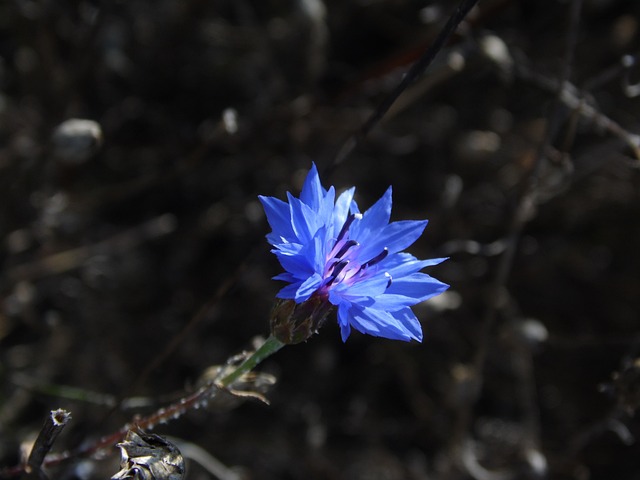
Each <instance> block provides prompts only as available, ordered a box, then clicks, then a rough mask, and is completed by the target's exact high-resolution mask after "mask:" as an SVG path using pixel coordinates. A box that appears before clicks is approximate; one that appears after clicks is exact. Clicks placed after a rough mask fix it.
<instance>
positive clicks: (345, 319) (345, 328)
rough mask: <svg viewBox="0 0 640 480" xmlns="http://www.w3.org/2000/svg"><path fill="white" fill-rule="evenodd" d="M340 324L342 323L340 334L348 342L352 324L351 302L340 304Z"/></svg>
mask: <svg viewBox="0 0 640 480" xmlns="http://www.w3.org/2000/svg"><path fill="white" fill-rule="evenodd" d="M338 325H340V336H341V337H342V341H343V342H346V341H347V338H349V334H350V333H351V325H350V323H349V304H346V303H341V304H340V305H339V306H338Z"/></svg>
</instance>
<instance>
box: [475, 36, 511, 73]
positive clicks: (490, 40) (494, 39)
mask: <svg viewBox="0 0 640 480" xmlns="http://www.w3.org/2000/svg"><path fill="white" fill-rule="evenodd" d="M480 50H481V51H482V53H484V54H485V55H486V56H487V58H489V59H490V60H491V61H493V62H495V63H496V64H497V65H498V66H499V67H500V68H501V70H502V71H503V72H504V73H507V74H510V73H511V70H512V68H513V58H512V57H511V53H510V52H509V47H507V44H506V43H505V42H504V40H502V39H501V38H500V37H498V36H497V35H485V36H484V37H483V38H482V39H481V40H480Z"/></svg>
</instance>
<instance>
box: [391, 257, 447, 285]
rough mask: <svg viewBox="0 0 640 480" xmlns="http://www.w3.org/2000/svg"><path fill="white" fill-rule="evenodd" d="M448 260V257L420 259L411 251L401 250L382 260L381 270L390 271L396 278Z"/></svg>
mask: <svg viewBox="0 0 640 480" xmlns="http://www.w3.org/2000/svg"><path fill="white" fill-rule="evenodd" d="M445 260H446V258H429V259H427V260H418V259H417V258H416V257H414V256H413V255H411V254H410V253H406V252H400V253H395V254H392V255H389V256H388V257H387V258H385V259H384V260H383V261H382V262H380V264H379V265H380V270H384V271H386V272H389V274H390V275H391V276H392V277H393V278H394V281H395V279H398V278H400V277H404V276H406V275H411V274H412V273H415V272H417V271H418V270H422V269H423V268H425V267H431V266H433V265H438V264H439V263H442V262H444V261H445Z"/></svg>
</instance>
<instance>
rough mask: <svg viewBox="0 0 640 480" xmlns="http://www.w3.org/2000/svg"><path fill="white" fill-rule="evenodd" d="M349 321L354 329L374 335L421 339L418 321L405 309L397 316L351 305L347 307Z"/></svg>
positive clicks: (406, 339)
mask: <svg viewBox="0 0 640 480" xmlns="http://www.w3.org/2000/svg"><path fill="white" fill-rule="evenodd" d="M409 312H410V310H409ZM411 315H413V314H411ZM349 322H350V323H351V326H352V327H353V328H355V329H356V330H358V331H360V332H362V333H366V334H368V335H373V336H375V337H385V338H389V339H391V340H404V341H406V342H408V341H410V340H418V341H421V339H422V329H421V328H420V324H419V322H418V321H417V319H416V318H415V316H413V318H411V317H410V316H409V315H408V313H407V312H406V311H405V310H403V311H402V313H401V314H399V315H398V316H394V315H392V314H391V313H389V312H385V311H383V310H377V309H374V308H367V307H364V308H361V307H359V306H357V305H352V307H351V308H350V309H349ZM416 323H417V324H416Z"/></svg>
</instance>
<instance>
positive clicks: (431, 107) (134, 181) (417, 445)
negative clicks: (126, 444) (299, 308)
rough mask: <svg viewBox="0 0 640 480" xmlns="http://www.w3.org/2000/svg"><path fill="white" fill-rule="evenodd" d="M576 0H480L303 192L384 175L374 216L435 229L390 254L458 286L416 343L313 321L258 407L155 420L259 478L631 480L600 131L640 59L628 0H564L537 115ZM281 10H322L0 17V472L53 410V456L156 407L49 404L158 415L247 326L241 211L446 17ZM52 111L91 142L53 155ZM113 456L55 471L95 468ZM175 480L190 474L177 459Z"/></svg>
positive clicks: (432, 6)
mask: <svg viewBox="0 0 640 480" xmlns="http://www.w3.org/2000/svg"><path fill="white" fill-rule="evenodd" d="M570 3H571V2H569V1H552V0H538V1H535V2H534V1H530V0H520V1H517V0H511V1H509V0H485V1H481V2H480V7H479V9H477V10H474V11H473V12H472V14H471V16H470V17H469V18H468V21H467V22H466V23H465V24H464V25H463V26H462V27H461V29H459V31H458V32H459V34H458V35H457V36H456V37H455V38H454V39H453V41H452V43H451V44H450V46H449V47H448V48H447V49H446V50H444V51H442V52H440V55H439V56H438V59H437V61H436V63H435V64H434V65H432V67H431V68H430V69H429V71H428V72H427V74H426V76H424V77H422V78H420V79H419V80H418V82H417V83H416V84H415V86H414V87H413V88H411V89H410V90H408V91H406V92H405V94H404V95H403V96H402V97H401V98H400V102H399V104H397V105H398V106H400V107H401V108H399V109H397V110H396V111H394V112H391V113H390V114H389V116H388V117H386V118H385V121H384V122H383V123H382V124H381V125H379V126H378V128H376V129H375V130H374V131H373V133H372V134H371V135H370V136H369V137H368V139H367V141H366V142H365V143H364V144H363V145H361V146H360V147H359V148H357V149H356V150H355V152H354V153H353V154H352V155H351V156H349V157H348V158H347V160H346V161H345V162H344V163H343V164H342V165H340V166H338V167H337V168H336V169H335V170H334V171H333V173H332V175H331V176H330V177H325V178H324V182H325V184H326V185H327V186H328V185H329V184H333V185H336V187H337V188H338V189H342V188H346V187H349V186H351V185H356V186H357V187H358V197H357V198H358V201H359V203H360V205H361V206H362V207H366V206H368V205H370V204H371V203H372V202H373V201H375V199H376V198H378V197H379V196H380V195H381V194H382V193H383V192H384V189H385V188H386V187H387V186H388V185H389V184H392V185H393V187H394V200H395V203H394V219H396V220H398V219H420V218H425V217H427V218H429V219H430V221H431V223H430V225H429V227H428V229H427V232H426V234H425V235H424V237H423V238H421V239H420V240H419V241H418V242H417V243H416V244H415V245H414V246H413V247H412V248H411V249H410V250H411V252H412V253H414V254H415V255H417V256H419V257H435V256H441V255H447V256H450V257H451V259H450V260H449V261H448V262H446V263H445V264H443V265H442V266H439V267H437V268H433V269H432V270H431V271H430V273H432V274H433V275H434V276H436V277H438V278H439V279H441V280H443V281H445V282H447V283H450V284H451V289H450V292H449V293H448V295H446V296H441V297H439V298H438V299H436V300H434V301H432V302H428V303H427V304H425V305H421V306H419V307H417V308H416V312H417V313H418V314H419V317H420V318H421V319H422V321H423V323H424V329H425V333H426V335H425V341H424V343H422V344H404V343H400V342H392V341H387V340H382V339H376V338H373V337H368V336H363V335H359V334H354V335H353V336H352V337H351V338H350V339H349V341H348V342H347V343H346V344H342V342H341V341H340V338H339V332H338V329H337V327H336V326H335V322H334V321H333V320H332V321H330V322H329V323H328V324H327V326H325V327H324V328H323V329H322V330H321V332H320V334H319V335H317V336H315V337H314V338H312V339H311V340H310V341H309V342H308V343H306V344H302V345H298V346H294V347H289V348H286V349H284V350H283V351H281V352H279V353H278V355H276V356H275V357H273V358H272V359H270V360H268V361H267V362H266V363H265V365H264V366H263V367H261V368H262V369H263V370H265V371H268V372H271V373H273V374H275V375H276V376H277V377H278V383H277V385H276V386H275V387H274V389H273V390H272V391H271V392H270V393H269V395H268V397H269V398H270V400H271V402H272V404H271V406H265V405H262V404H260V403H259V402H257V401H256V402H253V401H250V402H247V403H245V404H243V405H242V406H240V407H238V408H237V409H234V410H230V411H224V412H220V411H217V412H216V411H213V412H203V411H197V412H192V413H191V414H189V415H187V416H185V417H183V418H182V419H181V420H179V421H177V422H175V423H173V424H170V425H167V426H162V427H161V428H158V429H156V433H159V434H162V435H171V436H174V437H177V438H180V439H182V441H185V442H192V443H193V444H195V445H198V446H200V447H201V448H203V449H205V450H206V451H208V452H209V453H210V454H211V455H213V456H215V457H216V458H218V459H219V460H220V461H222V462H223V463H225V464H226V465H229V466H238V467H240V470H239V471H241V472H243V473H244V475H246V478H251V479H261V480H270V479H280V480H286V479H341V480H342V479H362V480H364V479H367V480H382V479H384V480H387V479H389V480H393V479H438V480H449V479H451V480H453V479H456V480H457V479H466V478H477V479H479V480H494V479H495V480H505V479H520V478H536V475H535V474H534V471H535V469H536V468H535V466H536V465H537V466H538V469H539V471H542V470H541V469H542V468H543V462H544V461H546V463H547V478H553V479H576V480H586V479H617V480H626V479H639V478H640V464H639V463H638V448H639V447H638V444H637V443H633V439H634V438H638V437H640V424H639V423H638V420H637V418H634V417H633V416H632V415H630V413H631V412H632V411H633V409H634V408H635V407H637V406H638V403H639V402H640V399H639V396H640V393H639V389H640V387H639V386H638V384H639V378H640V373H638V370H640V366H638V365H636V366H635V367H634V366H633V361H634V359H635V358H637V356H638V355H639V354H640V321H639V317H640V315H639V312H640V275H639V273H640V249H639V245H640V193H639V192H640V190H639V187H640V176H639V174H638V168H637V166H638V160H636V159H635V158H634V154H633V151H632V149H631V148H629V146H628V144H627V143H628V142H625V140H624V138H623V137H624V135H625V133H624V132H625V131H626V132H627V133H629V134H633V132H637V131H638V122H637V116H638V113H639V112H640V101H639V100H638V99H637V98H632V97H629V96H627V95H625V91H624V89H623V86H624V79H625V78H626V79H627V83H629V84H631V86H633V84H634V83H635V82H636V81H640V70H638V69H634V68H631V69H630V71H623V70H622V69H621V68H620V67H619V66H620V64H621V63H620V62H621V58H622V56H623V55H625V54H631V55H633V54H635V53H637V52H638V46H639V44H640V20H639V18H640V2H632V1H616V0H599V1H596V0H591V1H588V0H585V1H584V2H583V3H584V5H583V6H582V7H583V8H582V11H581V14H580V22H579V24H578V27H577V28H578V31H577V32H578V33H577V34H578V37H577V44H576V48H575V50H574V61H573V62H572V64H571V66H572V69H571V73H570V80H571V82H572V83H573V84H574V85H575V86H576V87H577V90H572V89H571V88H569V87H567V88H566V89H565V96H564V103H562V104H561V105H560V108H555V107H554V98H555V97H556V92H557V90H558V87H557V79H558V78H560V75H561V74H562V73H561V72H562V71H563V65H564V64H565V62H563V58H566V57H565V56H564V55H565V53H564V51H565V46H564V45H565V41H566V37H567V34H568V32H569V30H570V27H569V25H570V22H569V9H570ZM304 5H307V7H309V6H311V7H313V6H314V5H315V6H322V4H321V3H320V1H319V0H314V1H311V0H307V1H306V2H305V1H302V0H300V1H293V0H290V1H289V0H280V1H277V0H255V1H254V0H227V1H222V0H220V1H199V0H190V1H189V0H184V1H178V0H146V1H145V0H129V1H99V0H94V1H93V2H85V1H80V2H78V1H49V0H43V1H35V0H5V1H4V2H2V3H0V195H1V196H0V232H1V235H2V246H1V249H0V265H1V270H0V362H1V363H0V466H11V465H15V464H16V463H18V462H19V446H20V444H21V442H25V441H28V440H29V439H32V438H33V435H35V434H36V433H37V432H38V430H39V429H40V426H41V425H42V422H43V420H44V418H45V417H46V416H47V415H48V412H49V411H50V410H52V409H55V408H58V407H62V408H66V409H68V410H70V411H71V412H72V415H73V420H72V421H71V423H70V424H69V426H68V427H67V429H66V430H65V432H64V433H63V434H62V435H61V436H60V437H59V438H58V440H57V441H56V443H55V445H54V448H53V450H54V451H61V450H64V449H67V448H73V447H75V446H77V445H79V444H81V443H83V442H86V441H91V440H92V439H95V438H97V437H99V436H101V435H105V434H107V433H109V432H111V431H113V430H116V429H118V428H120V427H121V426H122V425H123V424H124V423H125V422H126V421H128V420H130V419H131V417H132V416H133V415H134V414H135V413H145V412H149V411H150V410H149V409H148V408H139V409H135V410H128V411H116V412H111V413H110V414H109V412H110V408H109V407H108V406H107V405H106V404H105V401H104V399H98V400H97V401H95V402H93V403H91V402H89V401H82V400H80V399H73V398H68V397H70V396H80V397H85V400H90V399H91V398H89V397H90V395H89V394H90V392H96V393H100V394H105V395H111V396H115V397H132V396H142V397H146V398H147V399H149V400H151V401H153V402H157V403H158V404H162V403H163V402H165V401H167V400H170V399H173V398H176V396H177V395H179V394H180V392H182V391H185V390H190V389H191V388H192V386H193V384H194V383H195V382H196V381H197V379H198V377H199V376H200V374H201V373H202V372H203V371H204V370H205V369H206V368H207V367H209V366H211V365H214V364H220V363H223V362H224V361H225V359H226V358H228V357H229V356H230V355H233V354H235V353H237V352H239V351H241V350H243V349H245V348H249V347H250V342H251V339H252V337H254V336H256V335H264V334H266V333H267V332H268V326H267V318H268V314H269V309H270V306H271V303H272V299H273V298H274V294H275V293H276V291H277V289H278V288H279V285H277V282H274V281H271V280H270V277H271V276H273V275H276V274H277V273H279V271H280V270H279V266H278V264H277V262H276V261H275V259H274V258H273V256H272V255H271V254H270V253H269V248H268V245H267V244H266V242H265V241H264V239H263V236H264V234H265V233H267V231H268V227H267V224H266V221H265V219H264V216H263V214H262V211H261V208H260V206H259V204H258V202H257V199H256V196H257V195H258V194H266V195H274V196H278V197H281V198H282V197H283V196H284V193H285V191H286V190H290V191H291V192H292V193H294V194H297V193H298V191H299V188H300V183H301V180H302V178H303V176H304V173H305V171H306V170H308V168H309V166H310V164H311V161H312V160H313V161H316V162H317V163H318V165H319V166H320V168H324V167H327V166H328V165H329V164H330V163H331V162H332V160H333V159H334V158H335V155H336V154H337V152H338V150H339V148H340V146H341V144H342V142H344V141H345V140H346V138H347V137H348V136H349V135H350V134H351V133H353V132H354V131H355V130H357V128H358V127H359V126H360V125H361V124H362V122H363V121H364V120H365V119H366V117H367V115H368V114H369V113H370V112H371V111H372V109H373V108H375V106H376V105H377V104H378V103H379V102H380V101H381V100H382V99H383V97H384V95H385V94H386V93H388V92H389V90H390V88H392V87H393V86H394V85H395V84H396V83H397V82H398V80H399V78H400V75H401V74H402V72H403V71H405V70H406V68H407V67H408V65H409V64H410V62H411V61H413V60H415V58H417V57H416V55H418V54H419V52H421V51H422V50H423V49H424V48H425V47H426V46H427V45H429V44H430V42H431V41H432V40H433V38H434V37H435V35H436V34H437V32H438V31H439V30H440V28H441V27H442V25H443V24H444V22H445V21H446V18H447V17H448V15H449V14H450V12H451V11H452V10H453V7H454V5H455V2H452V1H450V2H447V1H439V2H438V1H430V2H428V1H416V0H378V1H364V0H362V1H344V0H327V1H325V3H324V6H325V7H326V17H325V18H322V17H318V16H317V15H315V16H314V15H312V14H310V13H308V11H307V13H305V10H304V8H303V6H304ZM490 35H493V37H490ZM491 42H493V43H491ZM501 42H502V43H501ZM500 45H502V46H503V47H505V46H507V47H508V50H503V53H502V54H501V53H500V48H498V47H500ZM630 93H633V92H630ZM579 98H582V99H584V101H585V103H584V105H587V106H588V108H589V109H590V110H583V113H582V114H581V113H580V112H578V111H577V110H576V106H577V104H575V103H574V104H573V105H571V104H570V103H571V100H576V99H579ZM225 109H234V110H235V112H236V113H237V117H236V118H237V131H236V132H234V131H233V129H232V128H230V127H232V126H229V125H228V124H227V126H226V127H225V124H224V123H223V122H222V118H223V112H224V111H225ZM553 112H555V113H553ZM227 116H229V115H228V114H227ZM602 116H604V117H602ZM605 117H606V118H608V119H609V120H611V121H615V122H617V124H619V126H620V127H621V129H622V130H623V131H614V130H613V129H612V128H611V125H608V124H606V123H604V124H603V120H602V119H603V118H605ZM69 118H86V119H92V120H95V121H96V122H98V123H99V124H100V126H101V128H102V132H103V136H104V141H103V143H102V145H101V146H100V147H99V148H98V149H97V150H96V151H95V153H93V154H91V155H88V156H85V157H84V158H79V159H77V160H75V161H74V160H73V159H72V158H71V157H70V156H69V154H65V153H60V149H59V147H58V148H57V149H56V142H55V141H53V140H52V134H53V132H54V130H55V128H56V127H57V126H58V125H59V124H60V123H61V122H63V121H64V120H67V119H69ZM549 118H552V119H553V122H554V123H555V124H557V125H558V127H559V128H558V131H557V132H554V135H553V138H552V142H551V145H548V146H547V148H545V149H542V150H543V151H544V153H545V155H544V156H543V158H542V160H541V161H539V162H538V161H537V158H538V152H539V151H541V148H540V146H541V144H542V143H543V142H544V137H545V131H546V130H547V126H548V124H549V123H548V119H549ZM86 148H87V151H89V153H91V147H90V146H89V147H86ZM536 165H537V166H536ZM532 171H533V176H531V172H532ZM532 180H533V183H531V181H532ZM527 185H530V186H532V189H530V190H527V188H528V187H527ZM523 192H524V195H525V200H531V202H527V201H525V202H524V203H525V204H530V205H531V208H530V209H529V210H528V214H527V215H526V216H522V215H520V216H518V217H517V218H518V219H520V220H523V221H524V224H523V225H522V234H521V236H520V238H519V241H518V243H517V248H516V249H515V250H512V247H513V245H515V244H513V243H510V240H509V239H510V238H513V234H514V232H517V231H518V226H517V225H516V226H515V227H514V226H513V222H512V219H513V217H514V212H515V211H516V210H517V205H518V204H519V203H523V202H521V199H522V198H523ZM516 223H517V222H516ZM512 251H514V252H515V255H514V257H513V260H512V261H508V260H505V258H507V257H505V255H509V252H512ZM62 252H66V254H64V255H58V254H60V253H62ZM505 252H506V253H505ZM505 267H507V268H508V269H507V270H502V271H503V272H506V273H507V274H506V275H502V276H501V273H500V272H501V269H504V268H505ZM496 279H498V282H497V284H496V283H495V282H496ZM492 285H493V286H492ZM199 312H200V313H199ZM195 316H198V319H199V320H197V321H196V322H195V323H192V325H194V326H193V328H192V329H191V330H189V331H188V332H187V334H186V335H184V336H183V337H181V338H180V337H178V336H179V335H181V332H182V331H183V329H184V328H185V325H187V324H188V323H189V322H190V321H191V319H193V318H194V317H195ZM485 328H488V333H487V334H486V335H485V333H484V332H485V330H484V329H485ZM176 338H180V339H179V342H178V347H177V349H175V350H174V351H173V352H169V353H170V354H169V355H168V358H167V359H166V360H165V361H164V362H162V363H161V364H160V365H159V366H158V367H156V368H154V369H153V370H152V371H151V372H150V373H149V374H148V375H145V376H143V377H142V378H141V377H140V375H141V374H142V373H143V372H144V371H145V369H147V368H148V367H149V365H152V362H154V361H155V360H156V359H157V357H158V356H160V355H163V354H164V353H166V352H167V348H168V346H169V345H170V344H171V342H172V341H174V340H175V339H176ZM625 368H626V370H625ZM623 370H624V372H623V373H622V374H620V375H618V379H617V380H616V381H615V382H613V383H612V374H613V373H614V372H615V371H623ZM606 384H609V386H608V387H607V386H606ZM603 385H604V386H603ZM70 387H73V388H75V389H80V391H79V393H78V391H76V390H72V389H71V388H70ZM112 452H113V454H114V455H112V456H111V457H110V458H109V459H108V460H102V461H97V460H93V459H89V460H87V459H78V460H75V461H71V462H69V463H67V464H65V466H64V467H59V468H56V469H51V470H49V471H48V475H49V476H50V478H51V479H70V478H80V479H85V478H88V479H98V478H100V479H105V478H109V477H110V476H111V475H113V474H114V473H115V472H116V471H117V469H118V466H117V461H118V457H117V455H116V453H117V452H116V450H115V448H114V449H113V450H112ZM188 478H189V479H206V478H212V477H211V475H210V474H209V473H207V471H206V470H205V469H203V468H202V467H200V466H198V465H197V464H195V463H193V462H192V463H191V464H190V469H189V474H188Z"/></svg>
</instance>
